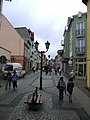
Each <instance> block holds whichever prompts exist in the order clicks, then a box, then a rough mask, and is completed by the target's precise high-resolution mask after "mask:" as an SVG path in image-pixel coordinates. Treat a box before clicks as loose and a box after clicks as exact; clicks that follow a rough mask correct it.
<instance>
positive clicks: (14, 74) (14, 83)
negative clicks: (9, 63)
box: [12, 70, 18, 90]
mask: <svg viewBox="0 0 90 120" xmlns="http://www.w3.org/2000/svg"><path fill="white" fill-rule="evenodd" d="M17 79H18V76H17V74H16V71H15V70H14V72H13V75H12V81H13V89H14V90H15V88H17Z"/></svg>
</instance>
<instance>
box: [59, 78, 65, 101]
mask: <svg viewBox="0 0 90 120" xmlns="http://www.w3.org/2000/svg"><path fill="white" fill-rule="evenodd" d="M57 88H58V89H59V101H62V102H63V93H64V91H65V93H66V84H65V82H64V80H63V77H60V80H59V81H58V85H57Z"/></svg>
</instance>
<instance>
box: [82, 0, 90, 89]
mask: <svg viewBox="0 0 90 120" xmlns="http://www.w3.org/2000/svg"><path fill="white" fill-rule="evenodd" d="M82 2H83V3H84V4H85V5H87V67H86V69H87V87H88V88H90V0H82Z"/></svg>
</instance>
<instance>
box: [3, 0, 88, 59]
mask: <svg viewBox="0 0 90 120" xmlns="http://www.w3.org/2000/svg"><path fill="white" fill-rule="evenodd" d="M79 11H81V12H82V13H83V12H87V7H86V6H85V5H84V4H83V3H82V0H12V2H8V1H5V0H3V10H2V13H3V14H4V15H5V17H6V18H7V19H8V20H9V22H10V23H11V24H12V25H13V27H27V28H28V29H31V31H32V32H34V34H35V41H36V40H37V41H38V42H39V51H45V50H46V48H45V42H46V41H47V40H48V41H49V42H50V48H49V50H48V52H47V53H46V55H47V56H48V55H50V56H51V58H54V57H55V56H56V55H57V51H58V50H61V49H63V47H62V46H61V40H64V38H63V33H64V29H65V26H66V25H67V19H68V17H72V16H73V15H76V14H78V12H79Z"/></svg>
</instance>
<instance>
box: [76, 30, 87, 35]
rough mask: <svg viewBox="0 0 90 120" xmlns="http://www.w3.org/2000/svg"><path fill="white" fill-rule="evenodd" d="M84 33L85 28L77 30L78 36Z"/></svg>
mask: <svg viewBox="0 0 90 120" xmlns="http://www.w3.org/2000/svg"><path fill="white" fill-rule="evenodd" d="M84 35H85V29H78V30H76V36H84Z"/></svg>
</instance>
